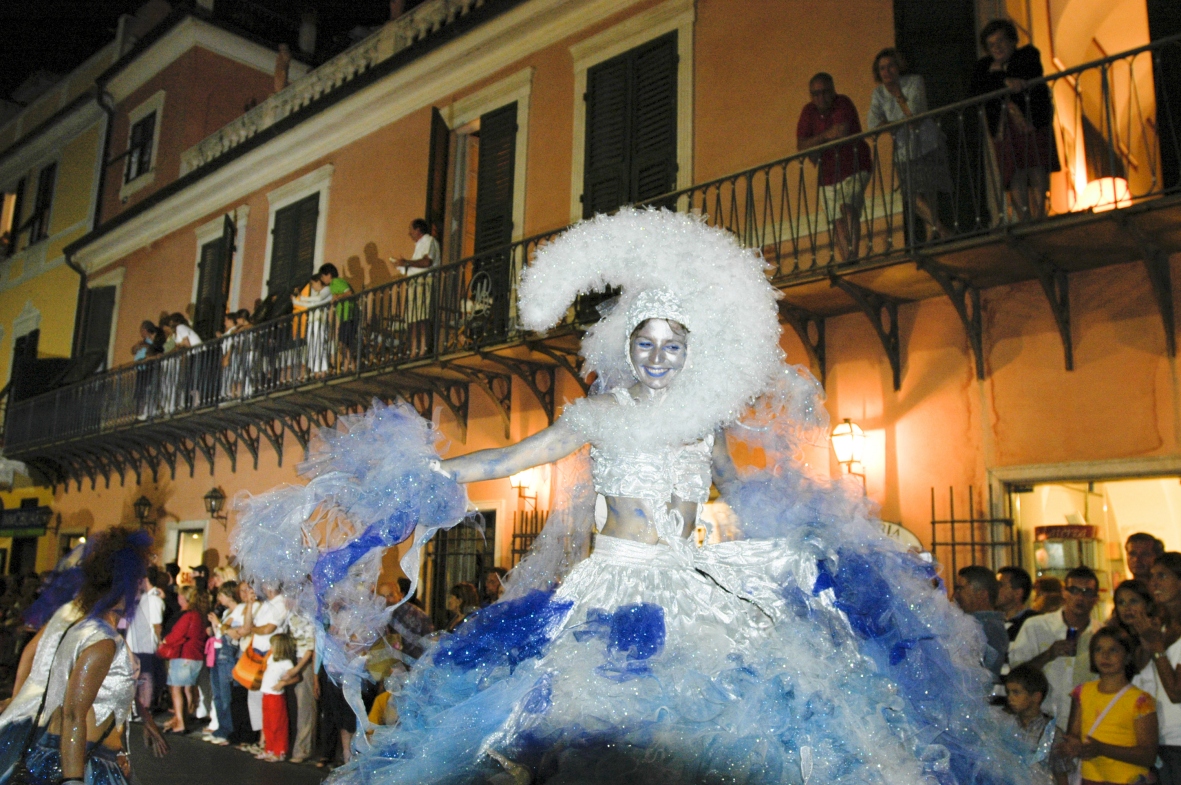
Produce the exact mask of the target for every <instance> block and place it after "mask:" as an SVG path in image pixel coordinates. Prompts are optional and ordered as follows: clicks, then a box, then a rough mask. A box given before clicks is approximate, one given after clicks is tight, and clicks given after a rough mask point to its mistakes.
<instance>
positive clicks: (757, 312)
mask: <svg viewBox="0 0 1181 785" xmlns="http://www.w3.org/2000/svg"><path fill="white" fill-rule="evenodd" d="M766 269H767V266H766V264H765V263H764V262H763V260H762V258H761V257H760V256H759V254H758V253H757V252H756V251H752V250H749V249H744V248H742V247H741V246H740V245H739V244H738V242H737V241H736V240H735V239H734V237H733V236H732V235H730V234H729V233H727V232H725V231H723V230H720V229H714V228H711V227H709V226H706V224H705V223H704V221H702V220H701V219H700V218H697V217H694V216H690V215H685V214H680V213H673V212H669V211H667V210H636V209H632V208H626V209H623V210H621V211H620V212H618V213H616V214H615V215H611V216H606V215H600V216H596V217H595V218H593V219H591V220H589V221H584V222H582V223H579V224H577V225H575V226H573V227H572V228H570V229H569V230H568V231H567V232H565V233H564V234H562V235H561V236H560V237H558V238H557V239H556V240H555V241H554V242H552V243H550V244H549V245H546V246H544V247H542V248H541V249H540V250H538V252H537V258H536V259H535V260H534V262H533V264H532V265H530V266H529V267H528V269H526V270H525V273H524V275H523V277H522V281H521V296H520V310H519V313H520V317H521V321H522V323H523V324H524V326H525V327H526V328H528V329H531V330H539V331H540V330H546V329H549V328H550V327H553V326H554V325H555V324H557V323H558V322H559V321H560V320H561V319H562V317H563V316H564V315H565V314H566V310H567V308H568V307H569V306H570V304H571V303H572V302H573V301H574V298H575V297H576V296H577V295H579V294H585V293H589V292H594V291H601V290H603V289H605V288H606V287H608V286H618V287H621V288H622V290H623V291H622V294H621V295H620V301H619V303H618V305H616V307H615V308H614V309H613V310H612V311H611V312H610V313H609V314H608V315H606V316H605V317H604V318H603V319H602V320H600V321H599V322H598V323H597V324H595V325H594V326H593V327H592V328H591V329H590V331H589V332H588V333H587V335H586V337H585V338H584V339H583V341H582V355H583V357H584V358H585V360H586V362H585V364H584V366H583V372H584V373H585V374H588V375H589V374H590V373H591V372H595V373H597V374H598V376H599V377H600V378H601V379H602V380H603V381H604V384H605V385H606V386H607V387H615V386H630V385H631V384H633V383H634V382H635V376H634V374H633V373H632V370H631V367H630V365H629V364H628V361H627V354H626V348H625V347H626V346H627V344H628V338H629V336H628V332H629V327H628V325H627V312H628V309H629V306H630V305H631V304H632V303H633V302H634V300H635V298H636V297H637V295H639V294H640V293H641V292H644V291H646V290H652V289H661V290H665V291H667V292H670V293H672V294H673V295H674V296H675V297H676V298H677V299H678V300H679V302H680V309H679V310H680V314H679V316H680V318H681V320H682V321H683V323H684V325H685V327H687V328H688V329H689V340H688V363H687V364H686V367H685V369H684V370H683V371H681V373H680V376H679V378H678V379H677V380H676V381H675V383H674V384H673V385H672V387H671V389H670V390H669V393H668V395H667V396H665V397H664V398H663V400H661V401H660V402H658V403H655V402H654V403H646V404H642V405H639V406H635V407H631V406H627V407H623V406H615V405H611V404H609V403H606V402H600V401H595V400H590V399H582V400H578V401H574V402H573V403H571V404H570V405H568V406H567V407H566V410H565V413H564V414H563V416H562V418H563V421H565V422H567V423H568V424H569V425H571V426H572V427H574V428H576V429H577V430H578V431H579V432H580V433H583V434H585V435H586V436H587V438H588V440H589V441H591V442H592V443H594V444H596V445H597V446H600V447H614V448H617V449H622V450H634V449H639V448H644V449H649V450H650V449H652V447H654V446H656V445H661V444H666V445H679V444H686V443H689V442H693V441H696V440H698V439H701V438H703V437H704V436H705V435H706V434H708V433H712V432H713V431H715V430H717V429H718V428H719V427H723V426H726V425H729V424H731V423H733V422H735V421H736V420H737V419H738V418H739V417H740V416H741V415H742V413H743V411H744V410H745V409H746V408H747V407H748V406H749V405H750V404H751V403H752V402H753V401H754V400H755V399H756V398H757V397H758V396H759V395H761V394H762V393H763V392H765V391H766V390H767V389H768V388H769V387H770V386H771V385H772V384H773V383H775V382H776V381H777V380H778V379H780V378H782V376H783V374H784V371H785V367H786V366H785V362H784V357H783V351H782V350H781V349H780V347H779V318H778V311H777V309H776V306H775V300H776V299H777V298H778V296H779V293H778V292H777V291H776V290H775V288H774V287H772V286H771V284H770V283H769V282H768V280H767V275H766Z"/></svg>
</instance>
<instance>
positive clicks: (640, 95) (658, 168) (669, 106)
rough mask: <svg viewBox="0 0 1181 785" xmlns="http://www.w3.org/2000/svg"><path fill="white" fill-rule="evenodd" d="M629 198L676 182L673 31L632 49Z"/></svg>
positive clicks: (667, 188)
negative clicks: (632, 101) (633, 60)
mask: <svg viewBox="0 0 1181 785" xmlns="http://www.w3.org/2000/svg"><path fill="white" fill-rule="evenodd" d="M633 78H634V85H635V86H634V95H635V101H634V109H633V114H632V118H633V120H632V139H631V144H632V156H631V157H632V165H631V173H630V174H631V188H630V192H629V194H628V196H629V197H630V198H629V201H633V202H642V201H644V200H645V199H651V198H652V197H654V196H660V195H661V194H664V193H668V192H669V191H672V190H674V189H675V188H676V186H677V34H676V33H672V34H671V35H667V36H664V37H662V38H658V39H656V40H655V41H653V42H652V43H650V44H646V45H644V46H642V47H640V48H638V49H637V50H636V53H635V67H634V77H633Z"/></svg>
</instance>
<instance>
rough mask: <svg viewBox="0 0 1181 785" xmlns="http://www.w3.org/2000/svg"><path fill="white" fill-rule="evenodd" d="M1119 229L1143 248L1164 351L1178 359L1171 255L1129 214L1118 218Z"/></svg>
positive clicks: (1141, 253)
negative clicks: (1163, 331) (1170, 263)
mask: <svg viewBox="0 0 1181 785" xmlns="http://www.w3.org/2000/svg"><path fill="white" fill-rule="evenodd" d="M1118 221H1119V225H1120V228H1122V229H1123V230H1124V232H1126V233H1127V234H1128V236H1129V237H1131V238H1132V239H1133V240H1134V241H1135V242H1136V246H1137V247H1138V248H1139V249H1140V257H1141V262H1142V263H1143V264H1144V270H1145V272H1146V273H1148V283H1149V285H1150V286H1151V287H1152V296H1153V299H1155V300H1156V308H1157V311H1159V312H1160V318H1161V324H1162V325H1163V326H1164V329H1165V348H1166V350H1167V351H1168V353H1169V357H1176V356H1177V324H1176V318H1175V316H1174V308H1173V272H1172V269H1171V268H1170V267H1169V255H1168V253H1166V252H1165V251H1164V250H1163V249H1162V248H1161V247H1160V246H1159V245H1157V244H1156V243H1154V242H1153V241H1152V240H1151V239H1150V238H1149V237H1148V235H1146V234H1145V233H1144V230H1142V229H1141V228H1140V227H1139V226H1137V225H1136V223H1135V222H1134V221H1133V220H1132V219H1131V218H1129V217H1128V216H1126V215H1122V214H1121V215H1119V218H1118Z"/></svg>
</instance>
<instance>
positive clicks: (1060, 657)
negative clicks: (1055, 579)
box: [1009, 567, 1099, 733]
mask: <svg viewBox="0 0 1181 785" xmlns="http://www.w3.org/2000/svg"><path fill="white" fill-rule="evenodd" d="M1063 583H1064V585H1065V588H1064V591H1063V598H1064V600H1065V602H1064V603H1063V605H1062V609H1061V610H1060V611H1059V612H1057V613H1046V614H1042V615H1041V616H1034V617H1033V618H1031V619H1029V620H1027V621H1026V622H1025V624H1023V625H1022V626H1021V632H1019V633H1017V640H1015V641H1013V645H1012V646H1011V647H1010V648H1009V662H1011V663H1013V664H1014V665H1019V664H1025V665H1032V666H1033V667H1035V668H1038V669H1040V670H1041V671H1042V672H1043V673H1045V675H1046V680H1047V681H1049V682H1050V694H1049V695H1047V696H1046V699H1045V701H1043V702H1042V708H1043V710H1045V711H1048V712H1050V713H1052V714H1053V715H1054V719H1055V721H1056V722H1057V723H1058V727H1059V728H1061V729H1062V732H1063V733H1065V732H1066V730H1067V723H1069V722H1070V692H1071V690H1073V689H1074V688H1075V687H1077V686H1078V685H1080V684H1082V683H1083V682H1086V681H1090V680H1091V679H1092V678H1093V676H1092V674H1091V658H1090V655H1089V654H1088V650H1089V649H1090V644H1091V633H1092V632H1094V630H1095V629H1097V628H1098V627H1097V625H1095V624H1094V622H1093V621H1092V619H1091V611H1093V610H1094V609H1095V603H1097V602H1098V601H1099V578H1098V576H1096V575H1095V573H1094V571H1093V570H1092V569H1091V568H1090V567H1075V568H1074V569H1073V570H1071V571H1070V572H1068V573H1066V579H1065V581H1063Z"/></svg>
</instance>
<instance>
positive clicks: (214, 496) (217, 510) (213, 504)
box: [205, 487, 227, 528]
mask: <svg viewBox="0 0 1181 785" xmlns="http://www.w3.org/2000/svg"><path fill="white" fill-rule="evenodd" d="M225 506H226V494H225V491H223V490H222V489H221V488H216V487H215V488H210V489H209V493H207V494H205V512H207V513H209V517H210V518H212V519H213V520H215V521H221V525H222V528H225V525H226V517H227V516H225V515H222V514H221V511H222V509H223V508H224V507H225Z"/></svg>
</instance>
